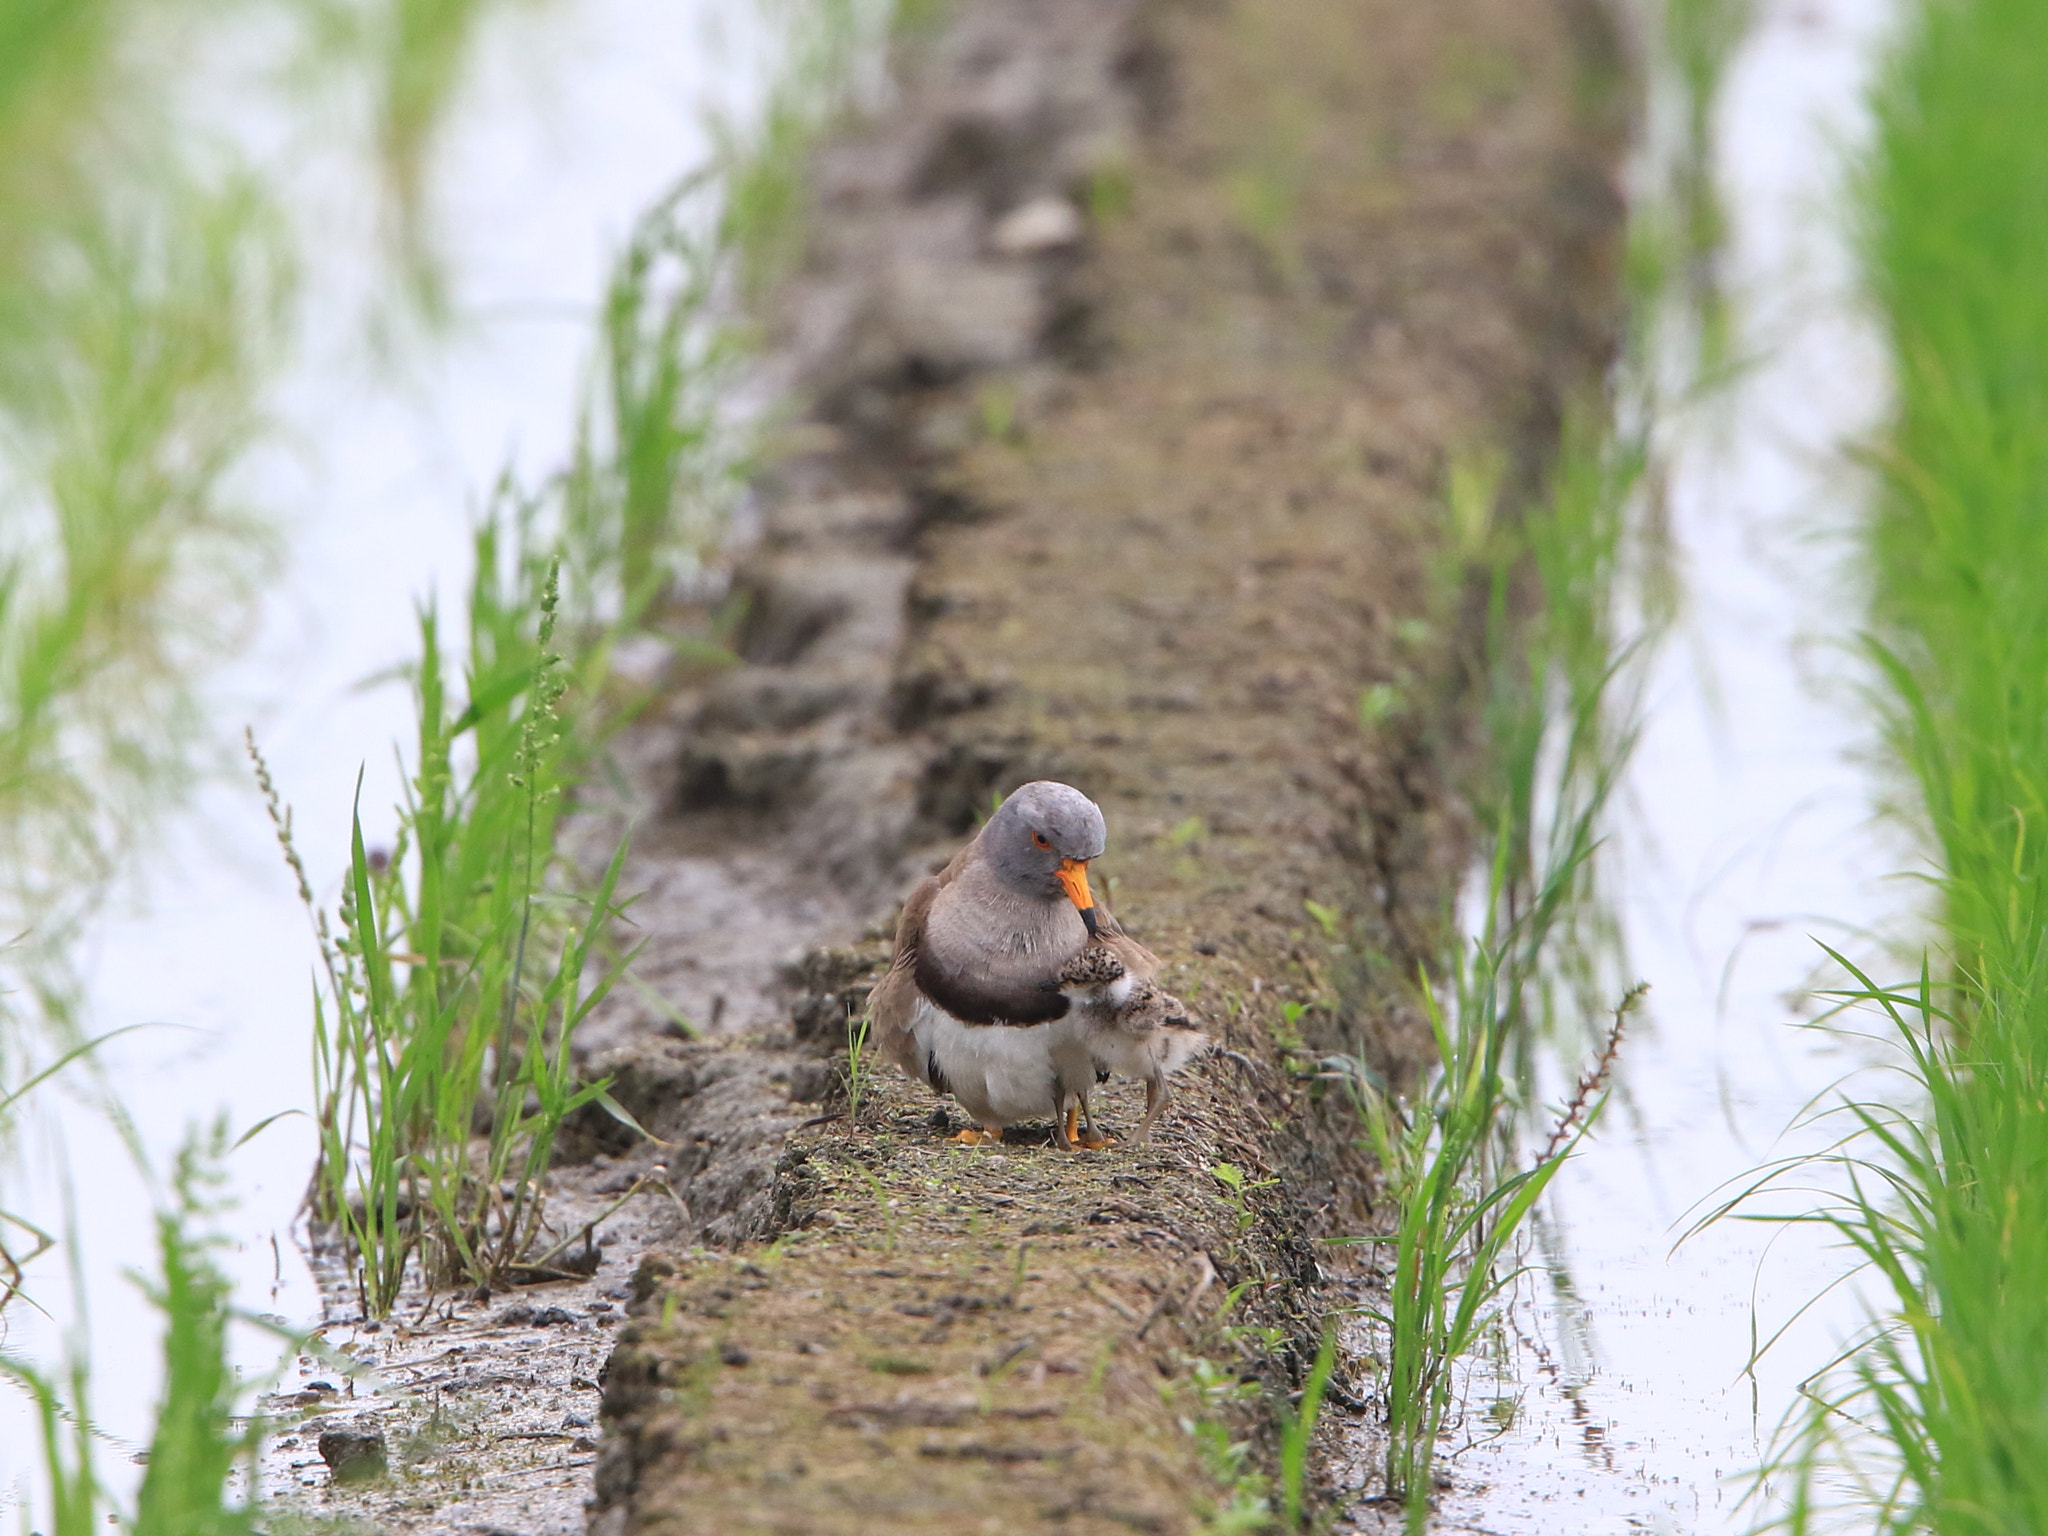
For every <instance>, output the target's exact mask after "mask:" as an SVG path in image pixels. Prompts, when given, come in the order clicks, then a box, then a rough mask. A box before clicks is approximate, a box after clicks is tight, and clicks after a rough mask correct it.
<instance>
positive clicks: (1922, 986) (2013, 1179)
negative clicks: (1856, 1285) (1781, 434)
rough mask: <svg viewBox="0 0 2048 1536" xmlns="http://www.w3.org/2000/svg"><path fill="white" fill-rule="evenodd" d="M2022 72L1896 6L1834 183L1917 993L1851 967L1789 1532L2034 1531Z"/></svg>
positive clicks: (2041, 591)
mask: <svg viewBox="0 0 2048 1536" xmlns="http://www.w3.org/2000/svg"><path fill="white" fill-rule="evenodd" d="M2044 71H2048V11H2044V10H2043V9H2042V8H2041V7H2039V6H2037V5H2032V4H2028V3H2025V0H1941V3H1930V4H1927V5H1925V6H1924V7H1922V8H1919V9H1918V10H1917V11H1916V12H1915V13H1914V14H1913V16H1912V18H1911V21H1910V24H1909V25H1908V27H1907V28H1906V30H1905V32H1904V34H1903V36H1902V38H1901V40H1900V41H1899V43H1898V44H1897V46H1896V48H1895V51H1894V53H1893V55H1892V57H1891V59H1890V62H1889V64H1888V66H1887V68H1886V69H1885V71H1884V74H1883V76H1882V79H1881V82H1880V85H1879V87H1878V90H1877V93H1876V107H1877V111H1876V121H1877V135H1876V140H1875V144H1874V147H1873V149H1872V151H1871V153H1870V156H1869V159H1868V162H1867V165H1866V167H1865V169H1864V172H1863V175H1862V177H1861V184H1860V188H1859V195H1860V198H1861V203H1862V209H1863V214H1864V220H1865V228H1864V256H1865V261H1866V267H1867V272H1868V280H1869V285H1870V288H1871V290H1872V293H1873V295H1874V297H1875V299H1876V301H1877V307H1878V311H1879V314H1880V317H1881V319H1882V322H1883V324H1884V326H1885V328H1886V331H1887V333H1888V339H1889V342H1890V347H1891V353H1892V359H1893V364H1894V370H1895V382H1896V395H1895V403H1894V417H1893V422H1892V424H1891V428H1890V431H1889V433H1888V434H1887V436H1886V439H1885V441H1884V443H1883V445H1882V446H1881V447H1880V448H1879V449H1878V451H1877V452H1876V453H1875V455H1874V461H1875V463H1876V464H1877V466H1878V467H1879V468H1880V469H1881V470H1882V471H1883V482H1882V487H1881V494H1880V496H1879V498H1878V500H1877V505H1876V508H1875V510H1874V511H1873V513H1872V514H1871V516H1870V518H1869V533H1868V539H1867V545H1866V549H1867V561H1868V564H1867V573H1868V576H1869V579H1870V587H1871V591H1872V628H1873V635H1872V638H1871V640H1870V646H1869V654H1870V657H1871V662H1872V668H1871V670H1872V677H1873V682H1874V689H1873V694H1874V698H1875V702H1876V705H1877V709H1878V712H1879V715H1880V718H1881V720H1882V722H1883V726H1884V730H1885V735H1886V741H1887V744H1888V746H1889V749H1890V752H1891V755H1892V758H1893V760H1894V761H1895V763H1896V764H1897V765H1898V767H1899V768H1900V769H1901V770H1903V777H1904V778H1905V780H1906V782H1907V784H1908V785H1910V799H1911V801H1912V802H1913V809H1914V811H1915V816H1916V820H1917V821H1918V823H1919V825H1920V828H1921V829H1922V831H1923V833H1924V835H1925V838H1926V846H1927V848H1928V850H1929V852H1930V853H1931V855H1932V862H1933V864H1934V865H1935V877H1934V880H1933V882H1932V889H1933V891H1934V894H1935V898H1936V911H1935V916H1936V918H1937V934H1938V948H1937V952H1936V954H1935V955H1934V957H1933V958H1932V959H1931V961H1930V962H1929V964H1928V966H1927V967H1926V969H1925V971H1924V972H1923V975H1922V979H1921V981H1920V983H1919V985H1918V986H1917V987H1911V986H1909V987H1902V988H1890V989H1888V988H1883V987H1879V986H1877V985H1875V984H1873V983H1872V982H1871V981H1870V979H1869V978H1868V977H1867V976H1866V975H1864V974H1863V973H1861V972H1858V971H1855V970H1853V969H1852V970H1851V971H1850V974H1851V975H1852V977H1853V978H1854V979H1855V986H1854V987H1853V988H1852V989H1851V990H1850V994H1849V997H1848V999H1847V1000H1848V1001H1851V1002H1855V1003H1857V1004H1858V1005H1860V1006H1861V1007H1863V1008H1865V1009H1872V1008H1874V1009H1876V1010H1878V1011H1879V1013H1880V1014H1881V1015H1882V1017H1883V1018H1884V1020H1885V1022H1886V1023H1887V1025H1888V1026H1889V1033H1890V1035H1891V1037H1892V1038H1893V1039H1894V1041H1895V1042H1896V1044H1897V1045H1898V1046H1899V1047H1900V1049H1901V1051H1902V1052H1903V1062H1904V1071H1905V1074H1906V1081H1907V1084H1908V1087H1909V1090H1910V1092H1911V1094H1912V1095H1915V1096H1917V1097H1918V1099H1919V1103H1918V1104H1916V1105H1913V1106H1912V1113H1911V1114H1902V1113H1900V1112H1898V1111H1896V1110H1890V1109H1885V1108H1880V1107H1876V1106H1871V1105H1862V1104H1852V1105H1850V1106H1848V1108H1847V1109H1846V1111H1845V1113H1846V1114H1848V1116H1849V1117H1850V1121H1851V1125H1850V1129H1851V1130H1853V1131H1854V1132H1855V1133H1856V1134H1855V1135H1854V1136H1853V1138H1852V1139H1851V1140H1850V1141H1849V1142H1848V1143H1847V1144H1846V1145H1845V1146H1844V1147H1843V1149H1842V1150H1841V1151H1840V1152H1839V1153H1838V1154H1837V1166H1838V1167H1840V1168H1842V1169H1844V1170H1845V1171H1846V1174H1847V1177H1848V1181H1849V1189H1850V1194H1849V1195H1848V1197H1847V1198H1846V1199H1845V1200H1843V1201H1842V1202H1840V1203H1839V1204H1837V1205H1835V1206H1833V1207H1830V1208H1829V1209H1828V1210H1826V1211H1825V1212H1823V1213H1822V1217H1821V1219H1825V1220H1827V1221H1828V1222H1829V1223H1830V1224H1831V1225H1832V1226H1833V1228H1834V1230H1835V1231H1837V1232H1838V1233H1839V1234H1840V1235H1841V1236H1842V1237H1843V1238H1844V1239H1845V1240H1846V1241H1848V1242H1849V1243H1851V1244H1852V1245H1853V1247H1854V1248H1855V1249H1856V1250H1857V1251H1858V1252H1859V1253H1860V1255H1861V1256H1862V1257H1863V1258H1865V1259H1866V1260H1867V1261H1868V1262H1869V1264H1870V1265H1871V1267H1872V1272H1873V1273H1874V1274H1875V1275H1876V1276H1877V1277H1878V1279H1879V1281H1880V1282H1881V1285H1882V1288H1883V1302H1882V1305H1881V1307H1880V1310H1879V1312H1878V1314H1877V1315H1876V1316H1875V1317H1874V1318H1873V1320H1872V1327H1871V1331H1870V1332H1869V1334H1868V1335H1867V1337H1866V1338H1865V1339H1864V1341H1863V1343H1862V1347H1861V1348H1859V1349H1857V1350H1855V1351H1853V1352H1852V1353H1851V1354H1850V1356H1849V1357H1848V1358H1847V1360H1846V1361H1845V1362H1844V1363H1843V1365H1842V1366H1841V1367H1839V1368H1838V1369H1837V1370H1836V1371H1834V1372H1832V1373H1829V1374H1828V1375H1827V1376H1826V1377H1825V1378H1824V1379H1823V1380H1822V1381H1821V1382H1819V1383H1818V1384H1816V1387H1815V1389H1814V1390H1815V1395H1816V1402H1817V1404H1818V1406H1816V1407H1815V1408H1814V1409H1813V1410H1812V1412H1811V1413H1810V1414H1809V1415H1807V1416H1806V1417H1805V1418H1804V1419H1803V1420H1801V1421H1799V1422H1797V1423H1796V1424H1795V1425H1794V1427H1793V1430H1792V1438H1791V1440H1790V1442H1789V1444H1788V1448H1787V1450H1786V1456H1787V1457H1788V1458H1789V1460H1788V1462H1787V1463H1786V1465H1788V1466H1789V1468H1790V1470H1791V1471H1793V1472H1795V1473H1796V1474H1797V1475H1796V1476H1795V1477H1793V1478H1791V1479H1790V1482H1791V1484H1792V1488H1793V1496H1792V1505H1791V1508H1790V1509H1789V1511H1788V1513H1787V1514H1786V1515H1785V1517H1784V1524H1785V1525H1786V1526H1787V1527H1788V1528H1790V1529H1793V1530H1798V1531H1806V1530H1815V1529H1820V1528H1823V1527H1826V1526H1829V1525H1831V1524H1851V1525H1855V1526H1858V1527H1860V1528H1865V1529H1869V1528H1876V1529H1881V1530H1886V1531H1908V1530H1911V1531H1921V1530H1925V1531H1932V1532H1937V1533H1941V1536H1949V1533H1960V1532H1967V1533H1970V1536H1976V1533H1979V1532H2004V1531H2023V1530H2034V1529H2041V1528H2043V1527H2044V1523H2048V1412H2044V1409H2043V1404H2042V1398H2041V1394H2040V1392H2039V1389H2038V1380H2037V1372H2036V1371H2035V1370H2034V1368H2033V1365H2032V1363H2031V1362H2033V1361H2036V1360H2038V1359H2040V1358H2041V1352H2042V1351H2043V1350H2044V1349H2048V1298H2044V1297H2043V1295H2042V1294H2041V1289H2040V1286H2039V1284H2038V1276H2039V1274H2040V1272H2041V1266H2042V1264H2043V1263H2044V1262H2048V1227H2044V1225H2043V1223H2042V1222H2041V1221H2040V1220H2039V1219H2038V1213H2039V1212H2040V1211H2042V1210H2043V1209H2048V1131H2044V1129H2043V1127H2044V1123H2048V1122H2044V1120H2043V1118H2042V1114H2041V1106H2042V1104H2043V1103H2044V1102H2048V859H2044V857H2043V853H2044V837H2048V767H2044V765H2048V580H2044V578H2048V517H2044V516H2043V512H2044V509H2048V433H2044V431H2043V429H2042V423H2043V422H2044V421H2048V302H2044V298H2043V295H2044V294H2048V218H2044V213H2043V210H2044V209H2048V131H2044V129H2048V122H2044V113H2048V105H2044V99H2043V97H2042V94H2041V92H2040V91H2039V89H2038V85H2039V81H2040V80H2041V79H2042V78H2043V74H2044ZM1908 1102H1909V1103H1910V1100H1909V1101H1908ZM1845 1415H1852V1416H1853V1417H1845Z"/></svg>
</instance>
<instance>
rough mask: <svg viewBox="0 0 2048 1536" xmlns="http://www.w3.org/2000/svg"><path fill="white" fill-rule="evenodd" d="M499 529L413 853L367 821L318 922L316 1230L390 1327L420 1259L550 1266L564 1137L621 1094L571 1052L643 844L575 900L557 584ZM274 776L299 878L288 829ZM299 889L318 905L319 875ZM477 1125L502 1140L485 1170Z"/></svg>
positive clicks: (433, 693) (424, 703)
mask: <svg viewBox="0 0 2048 1536" xmlns="http://www.w3.org/2000/svg"><path fill="white" fill-rule="evenodd" d="M501 532H502V528H501V524H500V520H499V519H498V518H497V517H495V516H494V517H492V518H491V519H489V520H487V521H486V522H485V523H484V525H483V526H482V527H481V528H480V529H479V531H478V534H477V540H476V545H477V575H476V579H475V582H474V584H473V586H472V588H471V595H470V605H469V606H470V613H469V620H470V623H469V629H470V635H469V640H470V650H469V658H470V659H469V676H468V679H467V683H468V694H469V697H468V702H467V704H466V705H465V706H464V707H462V708H460V709H457V708H456V707H454V705H453V704H452V702H451V701H450V700H449V699H448V698H447V696H446V691H445V687H444V682H443V678H442V672H441V647H440V639H439V633H438V623H437V620H436V617H435V615H434V614H433V613H432V612H431V611H426V612H423V613H422V614H421V615H420V640H421V650H420V661H419V665H418V668H417V670H416V672H415V674H414V677H413V688H414V698H415V703H416V706H417V715H418V721H419V737H418V744H417V748H416V758H415V773H414V777H413V779H412V781H411V784H410V786H409V793H408V798H407V802H406V804H405V805H404V806H403V807H402V808H401V814H400V823H399V834H398V846H397V848H396V850H395V851H394V852H393V853H392V854H391V855H390V856H388V857H383V858H373V857H372V856H371V854H370V852H369V850H368V848H367V847H366V845H365V843H364V839H363V832H362V821H361V816H360V812H359V813H358V815H357V819H356V822H355V828H354V832H353V835H352V841H351V848H350V860H349V873H348V879H347V883H346V888H345V891H344V894H343V897H342V901H341V906H340V911H339V913H338V919H339V921H338V925H330V923H329V921H328V918H327V915H326V914H325V913H323V912H315V913H314V921H315V929H316V933H317V935H318V937H319V941H320V947H321V954H322V957H323V961H324V964H325V967H326V977H325V980H326V986H325V987H324V988H323V989H321V990H320V991H319V992H318V993H316V996H315V1001H314V1080H315V1103H316V1108H317V1113H318V1118H319V1124H320V1131H321V1158H320V1168H319V1173H318V1175H317V1184H316V1187H317V1190H318V1209H317V1215H318V1216H319V1218H320V1219H321V1220H323V1221H325V1222H328V1223H333V1224H335V1225H336V1226H337V1227H338V1228H339V1229H340V1230H341V1231H343V1232H344V1233H345V1234H346V1236H347V1239H348V1242H349V1245H350V1246H351V1248H352V1249H353V1250H354V1251H355V1253H356V1254H357V1255H358V1258H359V1260H360V1263H361V1284H362V1288H363V1293H364V1307H365V1309H366V1311H367V1312H369V1313H371V1314H373V1315H378V1316H381V1315H383V1314H384V1313H386V1312H388V1311H389V1309H390V1307H391V1306H392V1304H393V1302H394V1301H395V1300H396V1299H397V1296H398V1293H399V1290H400V1288H401V1286H402V1285H403V1283H404V1279H405V1274H406V1266H407V1263H408V1261H409V1260H410V1259H411V1258H412V1257H413V1256H414V1255H415V1254H419V1255H421V1256H422V1257H423V1258H424V1259H425V1261H426V1268H427V1273H428V1276H429V1278H431V1279H432V1280H434V1281H435V1282H436V1283H443V1282H448V1281H453V1280H456V1279H462V1280H465V1281H467V1282H469V1283H472V1284H477V1285H494V1284H502V1283H503V1281H504V1278H505V1276H506V1275H507V1274H508V1273H509V1272H510V1271H512V1270H513V1269H514V1268H516V1267H518V1266H520V1265H523V1264H527V1265H530V1264H536V1263H539V1262H541V1261H542V1260H543V1259H544V1258H545V1257H546V1255H545V1254H542V1253H539V1252H537V1250H536V1244H537V1242H538V1240H539V1238H540V1236H541V1231H542V1214H543V1204H544V1194H543V1185H544V1181H545V1175H546V1172H547V1168H548V1164H549V1161H550V1159H551V1157H552V1153H553V1148H554V1142H555V1139H556V1136H557V1134H558V1133H559V1131H560V1129H561V1126H562V1124H563V1122H564V1121H565V1120H566V1119H567V1118H568V1117H569V1116H570V1115H571V1114H573V1113H575V1112H576V1111H577V1110H578V1109H580V1108H582V1107H583V1106H584V1105H585V1104H588V1103H590V1102H592V1101H593V1100H598V1099H601V1098H602V1097H603V1093H604V1085H603V1084H602V1083H594V1084H586V1083H580V1082H579V1081H578V1080H577V1077H576V1073H575V1069H574V1066H573V1064H572V1061H571V1057H570V1051H571V1044H572V1041H573V1039H574V1035H575V1031H576V1029H577V1027H578V1026H579V1025H580V1024H581V1023H582V1022H583V1020H584V1019H585V1018H586V1017H588V1016H589V1014H590V1012H591V1010H592V1009H594V1008H595V1007H596V1006H597V1005H598V1004H599V1003H600V1002H601V1001H602V1000H603V999H604V997H605V996H606V994H607V993H608V992H609V991H610V989H611V986H612V984H613V981H614V979H615V978H616V977H617V975H618V974H619V966H612V967H609V968H608V969H607V970H606V973H605V974H604V975H603V976H602V977H593V976H592V975H591V974H590V973H591V972H592V969H593V967H592V960H593V957H594V956H595V955H596V954H598V952H599V951H600V950H601V948H602V945H603V942H604V939H605V935H606V930H607V925H608V924H609V923H610V921H611V919H612V918H613V917H615V916H616V915H617V914H618V913H619V911H620V910H621V908H620V907H619V905H618V904H617V903H616V901H615V900H614V892H615V889H616V886H617V882H618V877H619V872H620V869H621V868H622V866H623V862H624V858H625V849H624V846H623V845H621V847H620V848H619V850H618V852H617V853H616V854H615V855H614V856H613V859H612V861H611V865H610V867H609V868H608V869H607V870H606V871H605V874H604V876H603V877H602V879H601V880H600V881H599V882H598V885H597V887H596V889H595V890H594V891H592V892H591V893H590V894H589V895H588V896H587V897H573V898H572V897H570V896H568V895H565V894H562V893H561V892H559V891H558V890H557V889H556V885H557V881H556V880H555V879H554V878H553V872H554V871H555V870H556V868H557V860H556V857H555V854H554V826H555V819H556V815H557V812H558V809H559V805H560V797H561V794H562V791H563V789H564V787H565V786H566V785H567V784H568V783H569V782H571V781H572V779H573V776H574V774H575V772H576V768H577V764H578V760H577V755H576V748H575V745H574V741H575V733H565V732H564V731H563V729H562V721H561V718H560V709H561V704H562V697H563V689H564V683H563V678H562V667H563V662H562V657H561V656H560V655H558V654H557V653H556V652H555V651H554V649H553V645H554V631H555V615H556V611H557V607H558V602H559V599H558V592H557V585H556V573H555V567H554V566H553V565H552V564H549V565H547V566H546V567H545V568H544V567H543V566H542V565H541V563H540V561H539V560H538V559H537V558H536V557H534V556H533V555H531V554H530V553H528V552H527V550H526V549H525V547H524V544H523V542H521V541H515V542H516V547H515V548H514V550H513V551H511V552H510V554H509V556H508V554H507V552H506V551H504V550H503V549H502V548H501V545H500V535H501ZM462 746H467V747H468V748H469V749H470V754H471V755H469V756H467V757H461V756H459V755H458V748H459V747H462ZM251 751H252V754H253V752H254V745H253V743H252V744H251ZM256 763H257V773H258V777H259V780H260V781H261V783H262V786H263V790H264V793H265V795H266V797H267V800H268V802H269V805H270V807H271V816H272V820H273V822H274V823H275V825H276V827H277V830H278V836H279V840H280V842H281V844H282V845H283V847H284V849H285V854H286V857H287V859H288V860H290V861H291V863H292V866H293V868H294V870H295V871H301V866H300V864H299V862H298V854H297V850H296V848H295V847H294V846H293V841H292V833H291V819H290V815H289V813H288V812H286V811H285V810H284V809H283V807H282V805H281V804H280V802H279V798H278V795H277V791H276V789H275V786H274V785H272V784H271V782H270V780H269V775H268V772H267V770H266V769H264V767H263V765H262V761H261V759H260V757H259V758H257V759H256ZM300 882H301V883H300V896H301V899H302V900H304V901H306V903H307V905H308V907H309V909H311V907H312V899H311V891H310V888H309V887H307V885H306V884H305V881H304V875H303V872H302V871H301V872H300ZM579 914H580V916H579ZM337 928H338V932H337ZM628 958H630V957H628ZM623 963H624V962H621V964H623ZM479 1121H482V1122H484V1123H485V1124H486V1125H487V1127H488V1140H487V1143H486V1147H485V1150H484V1153H483V1156H482V1157H481V1159H480V1160H473V1159H472V1155H471V1138H472V1136H473V1135H475V1134H476V1129H477V1126H478V1123H479Z"/></svg>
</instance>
